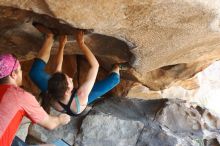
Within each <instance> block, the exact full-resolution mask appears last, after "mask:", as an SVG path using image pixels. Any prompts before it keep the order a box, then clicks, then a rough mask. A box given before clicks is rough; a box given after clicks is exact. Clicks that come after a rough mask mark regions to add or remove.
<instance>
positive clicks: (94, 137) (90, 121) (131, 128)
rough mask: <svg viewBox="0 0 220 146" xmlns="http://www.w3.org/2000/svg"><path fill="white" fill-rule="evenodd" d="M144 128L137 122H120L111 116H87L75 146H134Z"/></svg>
mask: <svg viewBox="0 0 220 146" xmlns="http://www.w3.org/2000/svg"><path fill="white" fill-rule="evenodd" d="M143 127H144V124H143V123H141V122H139V121H129V120H121V119H119V118H117V117H113V116H111V115H104V114H100V115H93V116H92V115H91V116H90V115H89V116H87V117H86V118H85V119H84V120H83V123H82V126H81V132H80V134H79V136H78V137H79V139H78V140H77V141H76V143H77V144H76V145H86V146H93V145H96V146H104V145H109V146H115V145H117V146H125V145H129V146H135V145H136V141H137V140H138V137H139V135H140V133H141V131H142V129H143Z"/></svg>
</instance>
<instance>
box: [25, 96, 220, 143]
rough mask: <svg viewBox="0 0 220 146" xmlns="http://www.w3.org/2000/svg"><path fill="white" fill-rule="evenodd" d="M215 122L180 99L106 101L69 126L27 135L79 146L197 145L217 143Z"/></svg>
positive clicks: (116, 99) (198, 108)
mask: <svg viewBox="0 0 220 146" xmlns="http://www.w3.org/2000/svg"><path fill="white" fill-rule="evenodd" d="M218 120H219V119H218V118H216V117H214V116H213V115H212V114H210V113H209V112H208V111H207V110H205V109H202V108H200V107H196V108H194V107H193V106H192V105H191V104H189V103H186V102H184V101H182V100H172V101H168V102H166V101H165V100H163V101H162V100H154V101H144V100H135V99H132V100H131V99H123V98H122V99H119V98H107V99H105V100H104V101H100V102H99V103H97V104H96V105H95V107H94V108H93V109H92V111H91V112H90V113H89V114H88V115H87V116H86V117H85V118H84V117H81V118H72V120H71V123H70V124H68V125H67V126H64V127H61V128H59V129H56V130H55V131H52V132H49V131H47V130H44V129H42V128H39V127H38V126H34V127H31V128H30V131H31V132H30V133H29V134H31V135H32V136H34V137H35V138H36V139H39V140H41V141H42V142H45V141H47V142H51V141H53V140H54V139H56V138H64V139H65V140H66V141H68V142H69V143H70V144H75V145H79V146H86V145H103V146H104V145H106V144H107V145H137V146H142V145H150V146H160V145H167V146H179V145H183V146H200V145H201V144H203V143H205V141H206V143H207V142H209V143H211V141H213V140H215V141H217V140H219V136H220V135H219V129H218V126H217V121H218ZM217 143H218V141H217Z"/></svg>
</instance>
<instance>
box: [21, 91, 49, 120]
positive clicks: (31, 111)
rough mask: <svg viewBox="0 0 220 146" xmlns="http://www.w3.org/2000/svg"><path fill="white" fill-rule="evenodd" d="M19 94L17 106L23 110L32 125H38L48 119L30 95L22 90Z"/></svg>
mask: <svg viewBox="0 0 220 146" xmlns="http://www.w3.org/2000/svg"><path fill="white" fill-rule="evenodd" d="M19 94H20V95H19V96H18V99H17V100H18V104H19V105H20V106H21V108H23V109H24V111H25V112H26V114H27V117H28V118H30V120H31V121H32V122H33V123H39V122H41V121H42V120H44V119H45V118H47V117H48V114H47V113H46V111H45V110H44V109H43V108H42V107H41V106H40V104H39V103H38V101H37V100H36V98H35V97H34V96H33V95H32V94H30V93H28V92H26V91H24V90H23V91H20V92H19Z"/></svg>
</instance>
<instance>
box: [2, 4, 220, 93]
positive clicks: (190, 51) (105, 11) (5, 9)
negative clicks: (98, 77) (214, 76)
mask: <svg viewBox="0 0 220 146" xmlns="http://www.w3.org/2000/svg"><path fill="white" fill-rule="evenodd" d="M0 6H1V9H0V10H1V15H0V24H1V38H0V41H1V42H3V43H1V52H5V51H6V50H7V51H9V52H15V53H16V54H18V55H19V56H20V57H21V56H23V58H22V57H21V58H22V59H30V58H33V57H34V56H35V55H36V52H37V51H38V50H39V47H40V45H41V44H42V41H43V40H42V36H41V35H40V34H39V33H38V32H37V31H36V30H35V29H34V28H33V27H32V25H31V23H32V22H33V21H34V22H39V23H43V24H44V25H46V26H48V27H50V28H53V29H55V30H56V32H58V33H66V34H72V33H73V32H74V30H75V28H82V29H92V30H93V32H94V33H95V34H92V35H91V36H88V40H87V41H88V44H89V46H90V47H91V48H92V50H93V51H94V52H95V54H96V55H97V56H99V57H100V58H101V60H105V64H104V66H108V64H109V63H110V64H112V63H115V62H130V64H131V65H132V66H133V68H134V70H130V76H133V77H135V78H136V79H137V80H139V81H140V82H142V83H143V84H144V85H147V86H148V87H150V88H151V89H154V90H158V89H163V88H165V87H166V86H167V85H169V84H170V83H172V82H175V81H176V80H178V79H185V78H189V77H190V76H192V75H194V74H195V73H197V72H198V71H200V70H201V69H202V68H203V67H204V66H206V65H207V63H209V62H210V61H212V60H215V59H219V58H220V57H219V56H220V51H219V42H220V41H219V40H220V37H219V36H220V35H219V30H220V29H219V6H220V2H219V1H218V0H211V1H210V0H209V1H208V0H203V1H201V0H193V1H191V0H183V1H178V0H157V1H152V0H146V1H136V0H128V1H127V0H126V1H125V0H119V1H106V2H101V1H99V0H92V1H89V2H88V1H74V0H70V1H64V2H63V1H62V2H61V1H53V0H40V1H36V0H34V1H31V0H27V1H21V0H13V1H11V0H7V1H5V0H4V1H3V0H2V1H0ZM14 8H16V9H14ZM6 24H7V25H6ZM8 24H9V25H8ZM69 38H72V37H69ZM32 44H35V45H34V46H33V45H32ZM106 44H109V45H106ZM114 44H115V45H114ZM68 46H69V47H68V48H75V51H72V50H71V49H66V54H73V53H74V54H76V53H79V52H78V51H77V47H75V45H74V42H72V43H71V42H70V43H69V44H68ZM54 47H55V48H56V45H55V46H54ZM106 60H107V61H106ZM193 64H194V65H193ZM195 64H200V67H199V68H198V66H197V65H195ZM173 70H174V71H175V73H174V74H172V71H173ZM184 71H187V72H186V74H187V75H186V74H183V72H184ZM167 72H168V73H167ZM170 73H171V74H170ZM161 76H164V78H162V79H161V80H162V81H161V80H159V78H160V77H161ZM158 77H159V78H158ZM158 82H159V83H158ZM160 82H163V84H162V83H160Z"/></svg>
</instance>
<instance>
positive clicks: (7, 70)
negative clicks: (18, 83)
mask: <svg viewBox="0 0 220 146" xmlns="http://www.w3.org/2000/svg"><path fill="white" fill-rule="evenodd" d="M19 65H20V63H19V61H18V60H17V59H16V58H15V57H14V56H13V55H12V54H2V55H0V79H1V78H4V77H6V76H8V75H10V74H11V72H12V71H14V70H16V69H17V68H18V66H19Z"/></svg>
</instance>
